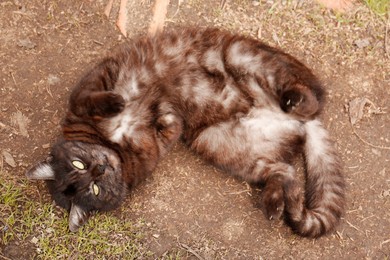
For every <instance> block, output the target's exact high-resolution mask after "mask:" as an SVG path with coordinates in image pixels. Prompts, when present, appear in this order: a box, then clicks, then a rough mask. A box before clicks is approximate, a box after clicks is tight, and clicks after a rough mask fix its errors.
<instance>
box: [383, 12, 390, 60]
mask: <svg viewBox="0 0 390 260" xmlns="http://www.w3.org/2000/svg"><path fill="white" fill-rule="evenodd" d="M389 24H390V11H389V14H388V16H387V21H386V28H385V39H384V41H385V55H386V56H387V58H390V54H389V50H388V49H387V47H388V42H387V40H388V39H389V37H388V31H389Z"/></svg>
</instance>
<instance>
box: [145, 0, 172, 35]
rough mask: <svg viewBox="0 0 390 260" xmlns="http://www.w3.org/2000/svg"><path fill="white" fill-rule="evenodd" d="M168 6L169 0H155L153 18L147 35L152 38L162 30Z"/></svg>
mask: <svg viewBox="0 0 390 260" xmlns="http://www.w3.org/2000/svg"><path fill="white" fill-rule="evenodd" d="M168 5H169V0H156V3H155V5H154V9H153V18H152V21H151V23H150V26H149V30H148V33H149V35H151V36H154V35H155V34H156V33H157V32H161V31H162V30H163V28H164V22H165V17H166V15H167V9H168Z"/></svg>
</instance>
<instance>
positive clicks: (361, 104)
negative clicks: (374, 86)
mask: <svg viewBox="0 0 390 260" xmlns="http://www.w3.org/2000/svg"><path fill="white" fill-rule="evenodd" d="M365 107H368V110H367V114H368V115H371V114H383V113H384V112H383V111H381V109H380V108H378V107H377V106H376V105H375V104H374V103H373V102H372V101H371V100H369V99H368V98H365V97H364V98H355V99H354V100H352V101H350V102H349V119H350V121H351V124H352V125H354V124H356V123H357V122H358V121H359V120H360V119H362V118H363V116H364V108H365Z"/></svg>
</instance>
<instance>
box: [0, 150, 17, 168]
mask: <svg viewBox="0 0 390 260" xmlns="http://www.w3.org/2000/svg"><path fill="white" fill-rule="evenodd" d="M3 156H4V160H5V162H6V163H7V164H8V165H9V166H11V167H12V168H15V167H16V162H15V160H14V157H12V155H11V154H10V153H9V152H7V151H3Z"/></svg>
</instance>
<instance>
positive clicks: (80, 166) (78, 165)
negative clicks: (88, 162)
mask: <svg viewBox="0 0 390 260" xmlns="http://www.w3.org/2000/svg"><path fill="white" fill-rule="evenodd" d="M72 165H73V166H74V167H75V168H76V169H79V170H85V164H84V163H82V162H81V161H79V160H74V161H72Z"/></svg>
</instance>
